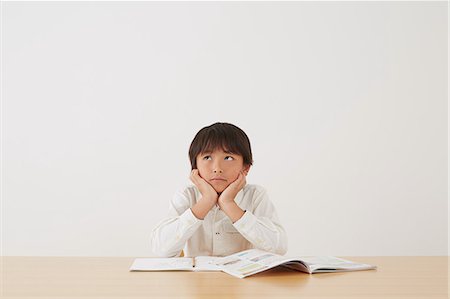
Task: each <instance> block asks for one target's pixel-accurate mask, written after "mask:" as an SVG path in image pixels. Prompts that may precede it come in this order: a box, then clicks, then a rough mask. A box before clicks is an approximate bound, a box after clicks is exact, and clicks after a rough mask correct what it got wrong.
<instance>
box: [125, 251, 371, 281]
mask: <svg viewBox="0 0 450 299" xmlns="http://www.w3.org/2000/svg"><path fill="white" fill-rule="evenodd" d="M277 266H283V267H286V268H289V269H293V270H297V271H301V272H306V273H310V274H312V273H320V272H344V271H358V270H370V269H376V266H372V265H368V264H359V263H355V262H352V261H348V260H344V259H341V258H337V257H332V256H317V257H286V256H282V255H278V254H274V253H270V252H267V251H262V250H259V249H249V250H245V251H241V252H238V253H235V254H232V255H228V256H225V257H216V256H198V257H195V258H191V257H175V258H137V259H135V261H134V263H133V264H132V265H131V267H130V271H170V270H179V271H183V270H188V271H223V272H225V273H228V274H230V275H233V276H235V277H238V278H244V277H247V276H250V275H253V274H256V273H259V272H263V271H266V270H269V269H272V268H275V267H277Z"/></svg>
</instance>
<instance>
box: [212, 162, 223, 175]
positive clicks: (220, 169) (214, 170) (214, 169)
mask: <svg viewBox="0 0 450 299" xmlns="http://www.w3.org/2000/svg"><path fill="white" fill-rule="evenodd" d="M213 172H214V173H222V172H223V170H222V167H220V165H219V163H215V164H214V166H213Z"/></svg>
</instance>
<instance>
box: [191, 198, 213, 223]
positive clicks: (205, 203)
mask: <svg viewBox="0 0 450 299" xmlns="http://www.w3.org/2000/svg"><path fill="white" fill-rule="evenodd" d="M215 204H216V201H215V200H214V199H213V198H208V197H202V198H201V199H200V200H199V201H198V202H197V203H196V204H195V205H194V206H193V207H192V208H191V210H192V214H194V216H195V217H197V218H198V219H200V220H203V219H205V217H206V215H207V214H208V212H209V211H210V210H211V209H212V208H213V207H214V205H215Z"/></svg>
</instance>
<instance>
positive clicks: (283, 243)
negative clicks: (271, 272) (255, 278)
mask: <svg viewBox="0 0 450 299" xmlns="http://www.w3.org/2000/svg"><path fill="white" fill-rule="evenodd" d="M287 250H288V246H287V236H286V233H285V232H284V231H281V233H280V236H279V238H278V242H277V246H275V250H274V252H275V253H276V254H279V255H285V254H286V253H287Z"/></svg>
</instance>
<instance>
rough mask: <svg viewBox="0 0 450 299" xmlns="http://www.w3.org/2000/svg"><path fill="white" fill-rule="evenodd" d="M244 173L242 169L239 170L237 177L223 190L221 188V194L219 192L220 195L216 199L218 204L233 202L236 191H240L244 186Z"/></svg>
mask: <svg viewBox="0 0 450 299" xmlns="http://www.w3.org/2000/svg"><path fill="white" fill-rule="evenodd" d="M245 175H246V173H245V172H243V171H241V172H239V175H238V177H237V179H236V180H235V181H234V182H232V183H231V184H230V185H228V187H227V188H226V189H225V190H223V192H222V194H220V197H219V199H218V201H219V206H221V205H223V204H227V203H230V202H234V199H235V198H236V195H237V194H238V192H239V191H241V189H242V188H244V186H245V184H246V183H247V182H246V180H245Z"/></svg>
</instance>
